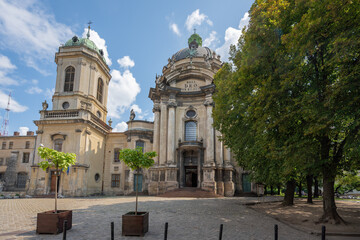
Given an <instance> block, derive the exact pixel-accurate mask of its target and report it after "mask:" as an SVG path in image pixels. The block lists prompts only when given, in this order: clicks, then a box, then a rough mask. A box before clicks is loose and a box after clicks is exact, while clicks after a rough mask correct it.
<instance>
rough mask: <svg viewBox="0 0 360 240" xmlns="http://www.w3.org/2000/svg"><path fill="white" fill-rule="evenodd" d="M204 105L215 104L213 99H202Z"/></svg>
mask: <svg viewBox="0 0 360 240" xmlns="http://www.w3.org/2000/svg"><path fill="white" fill-rule="evenodd" d="M204 105H205V106H206V107H207V106H212V107H213V106H214V105H215V103H214V101H213V100H209V99H207V100H205V101H204Z"/></svg>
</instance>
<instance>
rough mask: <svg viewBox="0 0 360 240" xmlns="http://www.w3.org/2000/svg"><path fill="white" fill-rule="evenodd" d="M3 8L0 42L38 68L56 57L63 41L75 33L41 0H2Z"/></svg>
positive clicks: (0, 7) (0, 15)
mask: <svg viewBox="0 0 360 240" xmlns="http://www.w3.org/2000/svg"><path fill="white" fill-rule="evenodd" d="M0 9H2V11H0V44H1V45H2V46H3V47H6V48H7V49H10V50H12V51H14V52H16V53H18V54H19V55H21V57H23V58H24V61H25V62H26V63H27V64H28V65H29V66H30V67H34V68H35V69H38V70H39V69H42V63H46V62H48V61H51V60H52V59H53V57H54V53H55V52H56V50H57V48H58V47H59V46H60V43H61V42H65V41H66V40H67V39H70V38H71V37H72V36H73V35H74V34H73V32H72V31H71V29H70V28H69V27H68V26H66V25H64V24H61V23H58V22H57V21H56V20H55V17H54V15H52V14H49V13H47V12H46V11H45V10H44V8H43V6H42V5H41V4H39V3H38V1H34V0H14V1H6V0H0ZM5 9H6V10H5Z"/></svg>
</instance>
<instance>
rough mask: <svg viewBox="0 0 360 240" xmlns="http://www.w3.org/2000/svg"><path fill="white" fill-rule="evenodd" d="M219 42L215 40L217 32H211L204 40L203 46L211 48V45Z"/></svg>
mask: <svg viewBox="0 0 360 240" xmlns="http://www.w3.org/2000/svg"><path fill="white" fill-rule="evenodd" d="M218 42H219V39H218V38H217V32H216V31H212V32H211V33H210V35H209V37H208V38H206V39H205V40H204V44H203V45H204V46H206V47H212V45H215V44H216V43H218Z"/></svg>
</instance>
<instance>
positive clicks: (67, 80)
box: [64, 67, 75, 92]
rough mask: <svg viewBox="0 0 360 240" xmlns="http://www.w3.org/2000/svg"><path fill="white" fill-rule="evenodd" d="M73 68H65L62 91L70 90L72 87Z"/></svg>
mask: <svg viewBox="0 0 360 240" xmlns="http://www.w3.org/2000/svg"><path fill="white" fill-rule="evenodd" d="M74 76H75V68H74V67H67V68H66V70H65V84H64V92H72V91H73V89H74Z"/></svg>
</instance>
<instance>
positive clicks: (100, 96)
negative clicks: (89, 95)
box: [96, 78, 104, 103]
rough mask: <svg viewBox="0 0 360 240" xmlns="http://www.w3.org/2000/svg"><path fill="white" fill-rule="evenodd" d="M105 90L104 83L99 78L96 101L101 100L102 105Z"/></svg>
mask: <svg viewBox="0 0 360 240" xmlns="http://www.w3.org/2000/svg"><path fill="white" fill-rule="evenodd" d="M103 88H104V82H103V80H102V79H101V78H99V80H98V87H97V94H96V99H97V100H99V102H101V103H102V99H103Z"/></svg>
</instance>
